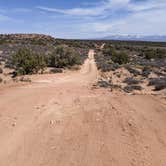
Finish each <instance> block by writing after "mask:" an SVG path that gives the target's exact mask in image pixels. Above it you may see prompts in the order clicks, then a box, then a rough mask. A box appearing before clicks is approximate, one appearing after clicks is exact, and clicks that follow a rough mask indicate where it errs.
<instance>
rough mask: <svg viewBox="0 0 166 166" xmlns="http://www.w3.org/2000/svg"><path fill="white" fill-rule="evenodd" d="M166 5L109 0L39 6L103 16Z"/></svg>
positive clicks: (156, 1) (154, 0)
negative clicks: (70, 5)
mask: <svg viewBox="0 0 166 166" xmlns="http://www.w3.org/2000/svg"><path fill="white" fill-rule="evenodd" d="M165 7H166V1H165V0H151V1H150V0H148V1H147V0H146V1H139V2H137V1H136V2H134V1H133V0H107V1H102V2H100V3H98V4H95V5H94V6H91V7H86V8H85V7H82V8H70V9H58V8H49V7H45V6H38V7H37V8H38V9H40V10H43V11H47V12H55V13H61V14H66V15H72V16H101V15H106V14H108V13H109V12H116V11H119V10H122V9H123V10H126V11H129V12H141V11H145V10H153V9H160V8H165Z"/></svg>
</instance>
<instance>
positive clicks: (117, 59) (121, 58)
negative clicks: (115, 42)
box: [111, 52, 129, 65]
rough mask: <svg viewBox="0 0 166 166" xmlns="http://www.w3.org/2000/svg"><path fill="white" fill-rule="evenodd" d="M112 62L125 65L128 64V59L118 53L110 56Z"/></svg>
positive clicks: (123, 54) (125, 55)
mask: <svg viewBox="0 0 166 166" xmlns="http://www.w3.org/2000/svg"><path fill="white" fill-rule="evenodd" d="M111 59H112V61H113V62H115V63H118V64H120V65H121V64H126V63H128V62H129V57H128V55H127V54H126V53H125V52H119V53H117V52H116V53H114V54H112V57H111Z"/></svg>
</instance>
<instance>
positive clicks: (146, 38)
mask: <svg viewBox="0 0 166 166" xmlns="http://www.w3.org/2000/svg"><path fill="white" fill-rule="evenodd" d="M100 39H102V40H129V41H154V42H166V36H161V35H152V36H143V35H112V36H106V37H103V38H100Z"/></svg>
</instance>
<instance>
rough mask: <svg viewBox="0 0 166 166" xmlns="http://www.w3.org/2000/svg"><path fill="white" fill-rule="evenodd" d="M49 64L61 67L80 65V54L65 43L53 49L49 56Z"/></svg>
mask: <svg viewBox="0 0 166 166" xmlns="http://www.w3.org/2000/svg"><path fill="white" fill-rule="evenodd" d="M49 61H50V62H49V65H50V66H51V67H56V68H63V67H69V66H73V65H75V64H78V65H80V64H81V59H80V55H79V54H78V53H77V52H76V51H75V50H74V49H73V48H70V47H68V46H65V45H61V46H58V47H56V49H55V51H54V52H53V53H52V55H51V56H50V60H49Z"/></svg>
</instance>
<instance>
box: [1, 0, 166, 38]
mask: <svg viewBox="0 0 166 166" xmlns="http://www.w3.org/2000/svg"><path fill="white" fill-rule="evenodd" d="M0 33H42V34H50V35H53V36H54V37H58V38H96V37H103V36H107V35H117V34H118V35H124V34H129V35H166V0H68V1H67V0H27V1H25V0H0Z"/></svg>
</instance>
